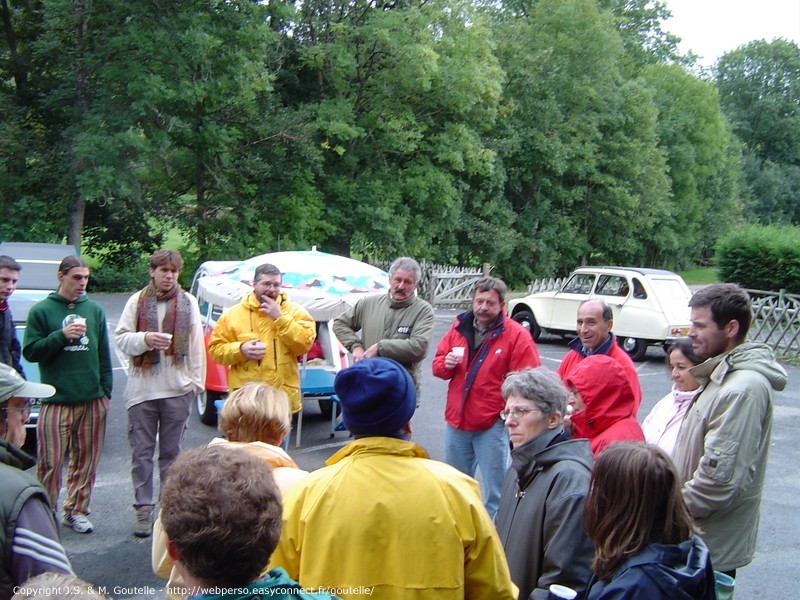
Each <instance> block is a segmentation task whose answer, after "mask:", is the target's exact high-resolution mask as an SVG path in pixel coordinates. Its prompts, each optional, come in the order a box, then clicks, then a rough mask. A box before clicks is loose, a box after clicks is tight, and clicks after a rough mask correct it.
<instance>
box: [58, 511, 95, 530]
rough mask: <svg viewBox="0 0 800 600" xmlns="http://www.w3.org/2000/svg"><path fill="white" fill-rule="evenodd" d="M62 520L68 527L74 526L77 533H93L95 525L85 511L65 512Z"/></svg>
mask: <svg viewBox="0 0 800 600" xmlns="http://www.w3.org/2000/svg"><path fill="white" fill-rule="evenodd" d="M61 522H62V523H63V524H64V525H66V526H67V527H72V529H74V530H75V532H76V533H91V532H92V531H93V530H94V525H92V522H91V521H90V520H89V518H88V517H87V516H86V515H84V514H83V513H66V512H65V513H64V516H63V517H62V518H61Z"/></svg>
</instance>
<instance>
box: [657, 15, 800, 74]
mask: <svg viewBox="0 0 800 600" xmlns="http://www.w3.org/2000/svg"><path fill="white" fill-rule="evenodd" d="M666 4H667V7H668V8H669V10H670V11H671V12H672V18H671V19H670V20H669V21H667V22H666V23H665V25H664V29H666V30H667V31H669V32H670V33H674V34H675V35H677V36H678V37H680V38H681V40H682V41H681V45H680V49H681V51H683V52H687V51H689V50H692V51H693V52H694V53H695V54H697V55H698V56H700V64H702V65H704V66H711V65H713V64H714V63H715V62H716V60H717V58H719V57H720V56H721V55H722V54H724V53H725V52H728V51H729V50H734V49H736V48H738V47H739V46H741V45H743V44H746V43H747V42H750V41H753V40H760V39H765V40H767V41H772V40H773V39H774V38H777V37H782V38H786V39H789V40H793V41H794V42H795V43H798V44H800V0H666Z"/></svg>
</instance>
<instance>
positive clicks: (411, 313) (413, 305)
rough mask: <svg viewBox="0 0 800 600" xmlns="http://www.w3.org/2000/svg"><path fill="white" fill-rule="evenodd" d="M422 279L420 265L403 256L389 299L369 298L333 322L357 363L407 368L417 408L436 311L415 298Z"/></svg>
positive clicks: (393, 275) (394, 269)
mask: <svg viewBox="0 0 800 600" xmlns="http://www.w3.org/2000/svg"><path fill="white" fill-rule="evenodd" d="M421 277H422V269H421V268H420V266H419V263H418V262H417V261H416V260H414V259H413V258H410V257H408V256H401V257H400V258H398V259H396V260H395V261H394V262H393V263H392V266H391V267H389V293H388V294H387V295H379V294H372V295H369V296H366V297H364V298H362V299H361V300H359V301H358V302H356V305H355V306H353V307H352V308H351V309H350V310H349V311H347V312H346V313H345V314H343V315H340V316H338V317H336V320H335V321H334V322H333V332H334V333H335V334H336V337H337V338H339V341H340V342H341V343H342V344H343V345H344V347H345V348H347V350H349V351H350V352H352V354H353V361H354V362H358V361H359V360H361V359H364V358H374V357H376V356H382V357H384V358H391V359H392V360H395V361H397V362H399V363H400V364H401V365H403V366H404V367H405V368H406V369H407V370H408V372H409V373H410V374H411V378H412V379H413V380H414V385H415V387H416V389H417V404H419V398H420V384H421V383H422V376H421V373H420V370H421V369H420V363H421V362H422V361H423V359H424V358H425V356H426V355H427V354H428V346H429V344H430V341H431V335H432V334H433V316H434V315H433V307H432V306H431V305H430V304H428V303H427V302H425V300H423V299H422V298H419V297H418V296H417V295H416V294H415V292H416V290H417V286H419V280H420V278H421ZM359 332H360V334H359Z"/></svg>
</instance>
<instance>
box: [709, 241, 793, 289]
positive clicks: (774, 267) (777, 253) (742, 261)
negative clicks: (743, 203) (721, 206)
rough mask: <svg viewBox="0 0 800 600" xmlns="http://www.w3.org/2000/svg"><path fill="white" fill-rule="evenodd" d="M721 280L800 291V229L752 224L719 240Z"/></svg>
mask: <svg viewBox="0 0 800 600" xmlns="http://www.w3.org/2000/svg"><path fill="white" fill-rule="evenodd" d="M715 262H716V265H717V270H718V271H719V278H720V281H728V282H732V283H738V284H739V285H741V286H742V287H745V288H749V289H756V290H769V291H778V290H781V289H785V290H786V291H787V292H790V293H795V294H797V293H800V229H799V228H797V227H787V226H772V225H748V226H745V227H743V228H741V229H739V230H737V231H734V232H732V233H730V234H728V235H727V236H725V237H723V238H721V239H720V240H719V241H718V242H717V251H716V260H715Z"/></svg>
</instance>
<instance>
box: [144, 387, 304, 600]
mask: <svg viewBox="0 0 800 600" xmlns="http://www.w3.org/2000/svg"><path fill="white" fill-rule="evenodd" d="M291 428H292V416H291V411H290V408H289V398H288V396H287V395H286V393H285V392H283V391H282V390H279V389H277V388H274V387H272V386H271V385H268V384H266V383H256V382H251V383H246V384H245V385H243V386H242V387H240V388H239V389H237V390H235V391H233V392H231V394H230V395H229V396H228V398H227V399H226V400H225V404H223V405H222V410H221V411H220V413H219V430H220V431H221V432H222V433H223V435H225V438H224V439H223V438H215V439H213V440H211V442H210V443H209V446H214V445H220V444H224V445H228V446H234V447H236V448H241V449H243V450H246V451H247V452H249V453H250V454H252V455H253V456H255V457H257V458H260V459H261V460H263V461H264V462H265V463H266V464H268V465H269V466H270V467H271V468H272V474H273V476H274V477H275V483H277V485H278V490H279V491H280V493H281V496H284V495H285V494H286V492H287V491H289V489H291V488H292V486H294V485H295V484H296V483H297V482H298V481H300V480H301V479H303V478H304V477H305V476H306V475H308V471H303V470H302V469H300V467H298V466H297V463H295V462H294V460H292V458H291V457H290V456H289V455H288V454H287V453H286V451H285V450H284V449H283V448H281V447H280V445H281V443H282V442H283V439H284V438H285V437H286V436H288V435H289V432H290V431H291ZM152 563H153V572H154V573H155V574H156V575H158V576H159V577H165V578H166V577H169V582H168V583H167V597H168V598H174V599H177V598H182V597H183V596H182V594H180V593H179V590H180V589H181V588H182V587H183V581H182V580H181V579H180V576H179V575H178V572H177V570H176V569H175V568H174V564H173V562H172V559H170V557H169V555H168V554H167V545H166V534H165V533H164V528H163V526H162V524H161V520H160V519H158V520H156V523H155V526H154V528H153V549H152ZM266 566H267V565H264V568H266Z"/></svg>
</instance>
